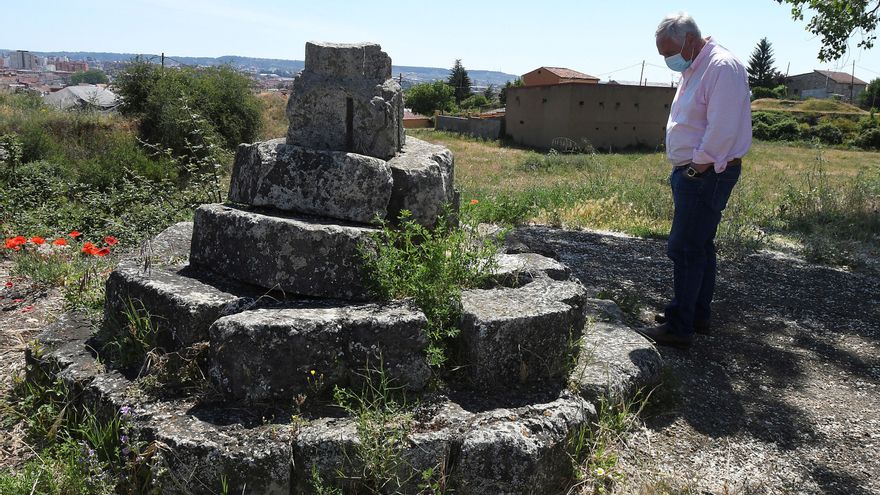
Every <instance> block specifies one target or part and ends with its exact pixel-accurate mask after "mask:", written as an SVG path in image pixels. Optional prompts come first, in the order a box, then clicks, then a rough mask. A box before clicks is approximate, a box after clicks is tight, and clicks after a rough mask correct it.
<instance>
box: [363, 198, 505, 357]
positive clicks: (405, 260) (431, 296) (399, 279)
mask: <svg viewBox="0 0 880 495" xmlns="http://www.w3.org/2000/svg"><path fill="white" fill-rule="evenodd" d="M476 204H477V202H474V203H472V204H465V205H463V206H462V210H461V214H460V216H459V221H460V222H461V223H460V225H454V224H453V222H454V218H453V216H452V214H451V212H450V211H448V210H447V211H446V213H444V214H443V215H441V216H440V217H439V219H438V221H437V223H436V225H435V226H434V227H433V228H427V227H425V226H422V225H420V224H419V223H417V222H416V221H415V220H413V219H412V217H411V214H410V213H409V212H406V211H405V212H403V213H402V214H401V216H400V218H399V219H398V224H397V225H392V224H390V223H385V224H384V225H383V228H382V231H381V232H379V233H377V234H376V235H375V236H374V237H373V241H374V243H375V249H370V248H365V249H364V250H363V251H362V255H363V257H364V260H365V261H366V266H367V270H368V272H369V273H370V281H371V282H372V284H373V290H374V291H375V292H376V293H377V295H379V296H380V297H382V298H384V299H404V298H412V300H413V301H414V303H415V304H416V305H417V306H418V307H419V308H421V310H422V311H423V312H424V313H425V316H426V317H427V319H428V324H427V328H426V332H427V335H428V339H429V345H428V359H429V362H430V364H431V365H432V366H433V367H435V368H439V367H441V366H442V365H443V364H444V363H446V361H447V360H448V359H449V357H450V351H451V343H452V341H453V340H454V339H455V337H456V336H457V335H458V332H459V328H458V322H459V318H460V315H461V290H462V289H466V288H471V287H478V286H481V285H483V284H484V283H485V282H486V281H487V279H488V278H489V276H490V274H491V272H492V269H493V267H494V263H495V254H496V253H497V251H498V245H499V243H500V237H494V238H486V237H482V236H480V235H479V233H478V232H477V223H476V220H475V218H476V217H475V216H474V215H473V214H472V211H473V206H475V205H476Z"/></svg>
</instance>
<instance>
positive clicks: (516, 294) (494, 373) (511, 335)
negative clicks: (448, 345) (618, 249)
mask: <svg viewBox="0 0 880 495" xmlns="http://www.w3.org/2000/svg"><path fill="white" fill-rule="evenodd" d="M585 292H586V291H585V289H584V288H583V286H581V285H580V284H579V283H577V282H573V281H556V280H552V279H549V278H539V279H536V280H534V281H533V282H530V283H528V284H526V285H524V286H522V287H518V288H498V289H488V290H484V289H474V290H468V291H464V292H463V293H462V297H461V302H462V312H463V316H462V328H461V330H462V331H461V337H462V351H463V354H464V357H465V362H466V365H467V366H469V367H470V369H469V370H468V371H466V373H465V375H466V376H468V379H469V381H470V382H471V384H472V385H473V386H474V387H476V388H479V389H486V390H489V389H493V388H497V387H500V386H504V385H509V384H515V383H532V382H536V381H542V380H548V379H551V380H552V379H561V378H563V377H564V376H565V373H566V372H567V369H568V368H569V367H570V364H571V358H572V355H573V352H574V351H576V349H572V343H573V342H577V340H578V338H579V337H580V335H581V332H582V331H583V328H584V321H585V318H584V313H583V308H584V302H585V299H586V293H585Z"/></svg>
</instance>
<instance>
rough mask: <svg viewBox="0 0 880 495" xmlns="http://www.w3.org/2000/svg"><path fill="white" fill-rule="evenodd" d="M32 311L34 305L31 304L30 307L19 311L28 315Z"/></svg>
mask: <svg viewBox="0 0 880 495" xmlns="http://www.w3.org/2000/svg"><path fill="white" fill-rule="evenodd" d="M33 310H34V305H33V304H31V305H30V306H25V307H24V309H22V310H21V312H22V313H30V312H31V311H33Z"/></svg>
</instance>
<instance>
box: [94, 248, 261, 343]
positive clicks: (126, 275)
mask: <svg viewBox="0 0 880 495" xmlns="http://www.w3.org/2000/svg"><path fill="white" fill-rule="evenodd" d="M218 278H219V277H216V276H213V277H211V275H210V274H199V273H197V272H196V270H193V269H192V268H191V267H189V266H186V265H177V266H156V267H151V268H149V269H147V270H145V269H144V267H143V266H142V265H141V264H140V263H138V262H134V261H123V262H122V263H120V264H119V266H118V267H117V268H116V269H115V270H113V272H111V273H110V276H109V277H108V278H107V283H106V298H105V303H104V328H105V329H106V330H108V331H110V332H116V331H119V330H120V329H122V327H123V326H124V325H125V324H126V312H127V311H129V312H130V311H131V310H132V309H133V310H136V311H141V310H146V312H147V313H148V314H149V318H150V320H151V321H152V323H153V325H154V326H155V328H156V329H157V330H158V332H159V335H158V338H159V343H160V345H161V346H162V347H164V348H165V349H166V350H172V349H177V348H179V347H185V346H188V345H191V344H193V343H195V342H201V341H206V340H208V328H209V327H210V326H211V324H212V323H214V321H215V320H217V318H220V317H221V316H224V315H230V314H233V313H237V312H239V311H242V310H244V309H247V308H248V307H249V306H251V305H253V304H254V301H255V300H256V299H257V298H258V297H259V294H258V293H256V291H255V290H253V289H251V288H246V287H242V286H237V285H236V284H232V283H229V282H223V281H220V280H218Z"/></svg>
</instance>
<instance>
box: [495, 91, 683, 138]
mask: <svg viewBox="0 0 880 495" xmlns="http://www.w3.org/2000/svg"><path fill="white" fill-rule="evenodd" d="M673 96H675V88H671V87H656V86H628V85H622V84H556V85H548V86H523V87H518V88H509V89H508V93H507V116H506V133H507V135H508V136H509V137H510V138H511V139H512V140H513V141H514V142H516V143H518V144H521V145H524V146H529V147H532V148H539V149H549V148H554V149H562V150H569V149H585V148H588V146H592V147H594V148H596V149H602V150H620V149H626V148H649V149H657V148H658V147H660V146H661V145H662V144H663V142H664V140H665V136H666V121H667V119H668V118H669V107H670V105H671V104H672V98H673Z"/></svg>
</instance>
